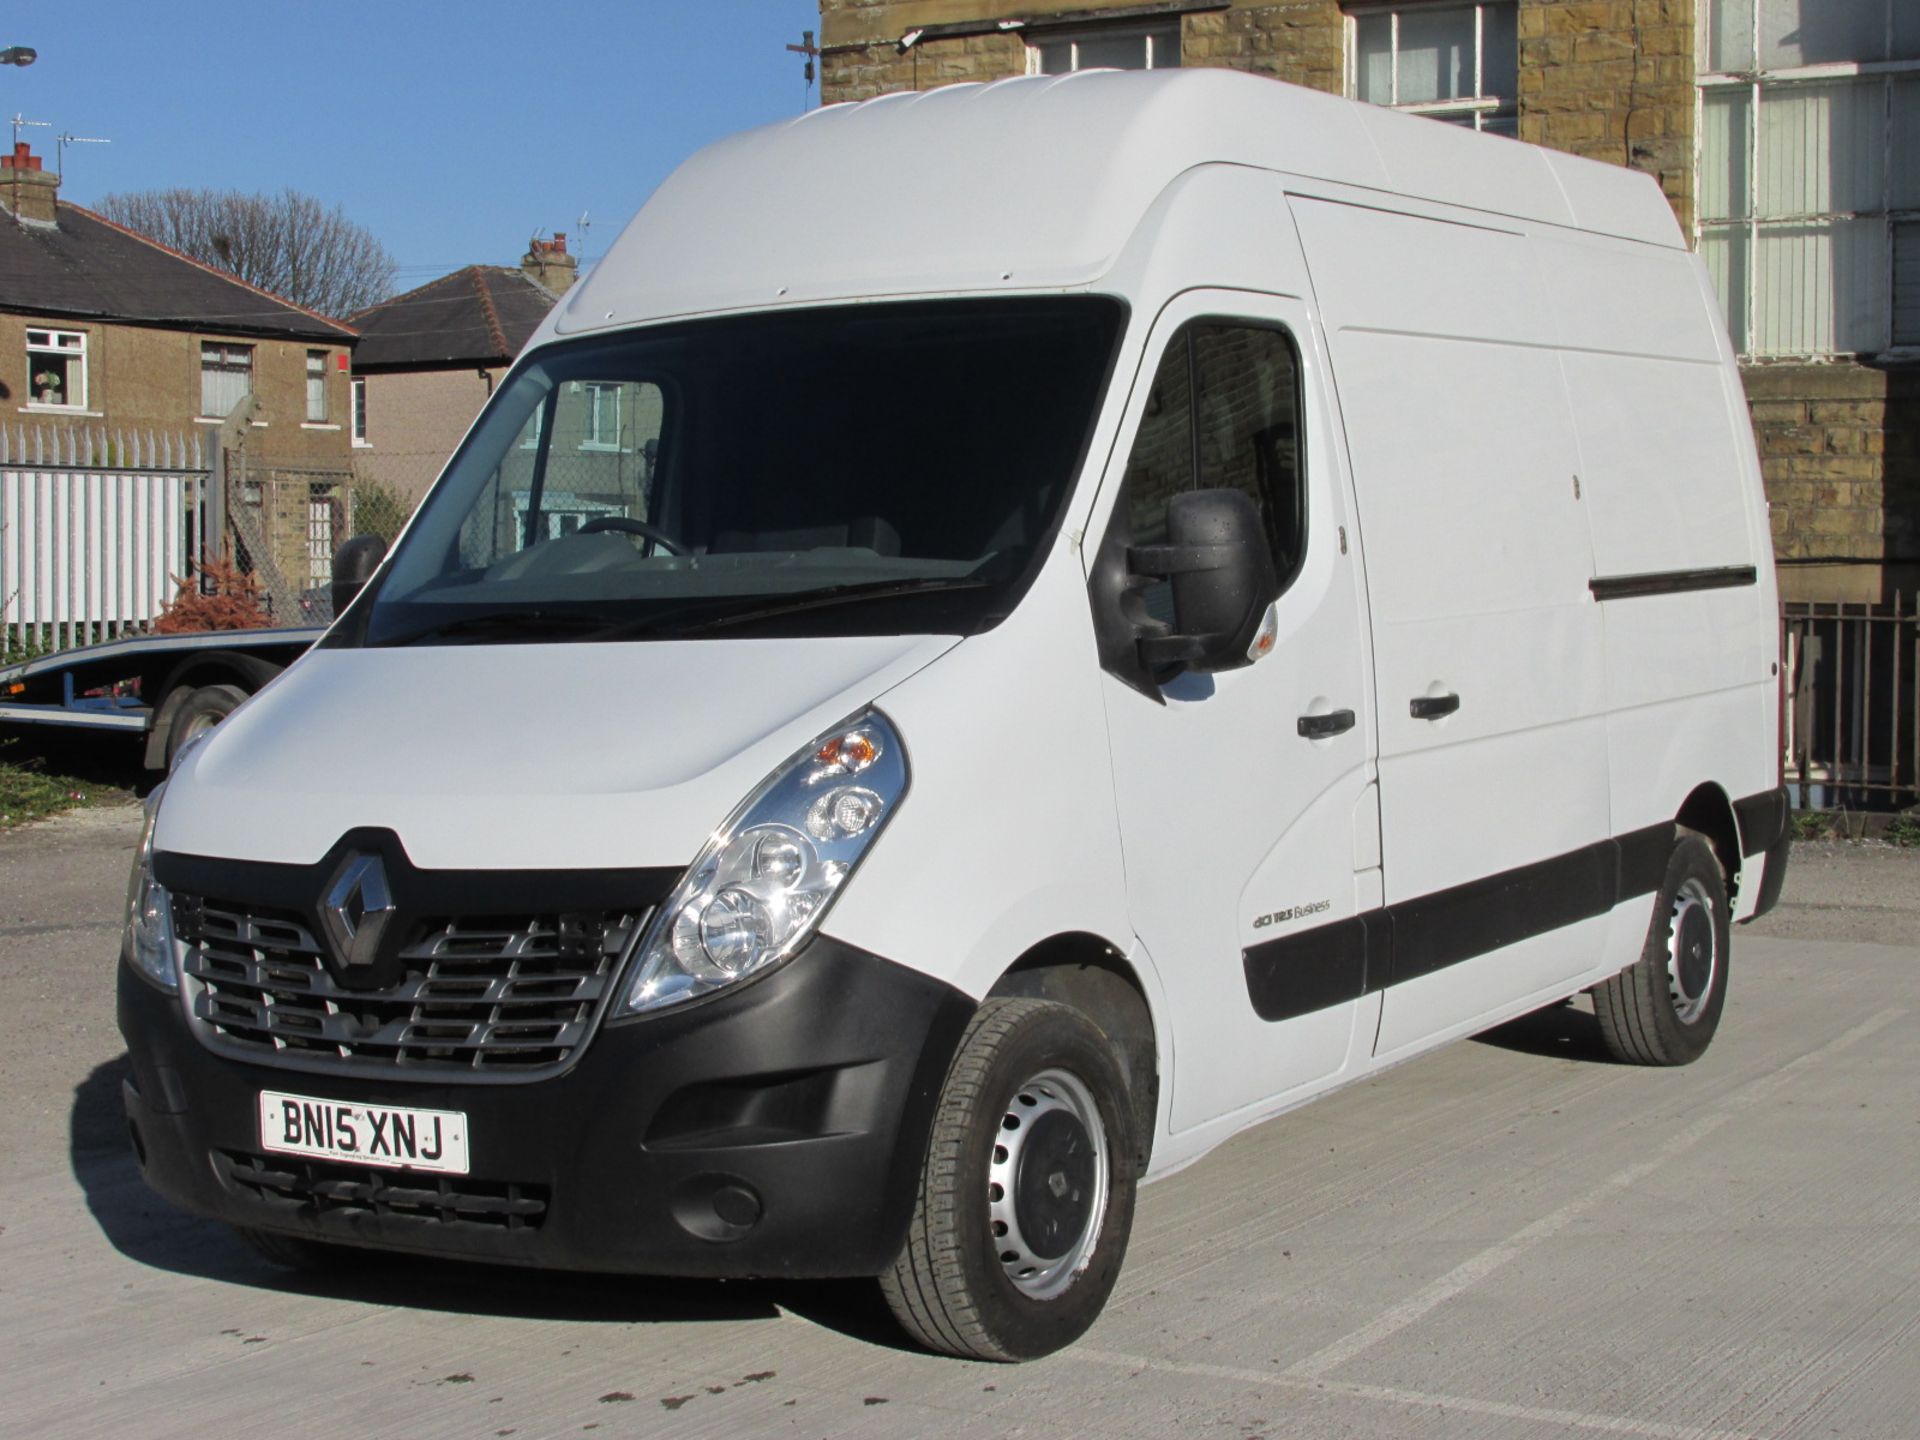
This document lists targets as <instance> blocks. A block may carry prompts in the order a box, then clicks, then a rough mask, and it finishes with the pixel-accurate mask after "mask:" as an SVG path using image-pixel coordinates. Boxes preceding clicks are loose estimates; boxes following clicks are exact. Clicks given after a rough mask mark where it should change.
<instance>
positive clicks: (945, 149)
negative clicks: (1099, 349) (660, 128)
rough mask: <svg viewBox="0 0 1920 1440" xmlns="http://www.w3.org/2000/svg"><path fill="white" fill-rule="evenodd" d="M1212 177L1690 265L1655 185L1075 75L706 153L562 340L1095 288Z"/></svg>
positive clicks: (635, 228)
mask: <svg viewBox="0 0 1920 1440" xmlns="http://www.w3.org/2000/svg"><path fill="white" fill-rule="evenodd" d="M1208 163H1226V164H1238V165H1249V166H1257V167H1259V168H1261V169H1266V170H1274V171H1281V172H1285V173H1289V174H1294V175H1300V176H1306V177H1310V178H1313V179H1318V180H1328V181H1335V182H1338V183H1341V184H1345V185H1353V186H1360V187H1364V188H1367V189H1371V190H1377V191H1380V192H1383V193H1384V194H1391V195H1398V196H1412V197H1417V198H1419V199H1422V200H1430V201H1436V202H1440V203H1445V204H1450V205H1457V206H1462V207H1465V208H1468V209H1472V210H1478V211H1483V212H1487V213H1489V214H1492V215H1500V216H1511V217H1515V218H1520V219H1525V220H1534V221H1541V222H1545V223H1548V224H1554V225H1565V226H1571V227H1575V228H1578V229H1582V230H1591V231H1597V232H1600V233H1604V234H1608V235H1614V236H1619V237H1622V238H1625V239H1629V240H1637V241H1642V242H1645V243H1647V244H1651V245H1660V246H1669V247H1675V248H1684V246H1685V241H1684V239H1683V238H1682V236H1681V233H1680V228H1679V225H1678V224H1677V222H1676V221H1675V219H1674V215H1673V211H1672V210H1671V208H1669V206H1668V204H1667V201H1666V198H1665V197H1664V196H1663V195H1662V194H1661V191H1660V188H1659V186H1658V185H1657V184H1656V183H1655V182H1654V181H1653V180H1652V179H1650V178H1649V177H1647V176H1645V175H1642V174H1639V173H1637V172H1634V171H1631V170H1627V169H1623V168H1621V167H1619V166H1615V165H1607V164H1602V163H1599V162H1597V161H1591V160H1582V159H1579V158H1577V157H1575V156H1571V155H1564V154H1560V153H1558V152H1555V151H1551V150H1543V149H1540V148H1538V147H1535V146H1531V145H1522V144H1518V143H1516V142H1514V141H1511V140H1505V139H1500V138H1497V137H1493V136H1486V135H1476V134H1474V133H1472V132H1470V131H1467V130H1463V129H1461V128H1460V127H1458V126H1454V125H1446V124H1437V123H1435V122H1434V121H1432V120H1427V119H1422V118H1419V117H1415V116H1410V115H1403V114H1396V113H1395V112H1393V111H1390V110H1386V109H1382V108H1381V107H1379V106H1375V105H1366V104H1361V103H1359V102H1357V101H1351V100H1342V99H1339V98H1337V97H1335V96H1331V95H1324V94H1321V93H1320V92H1318V91H1314V90H1307V89H1303V88H1301V87H1299V86H1295V85H1288V84H1283V83H1281V82H1279V81H1275V80H1268V79H1264V78H1261V77H1258V76H1252V75H1246V74H1242V73H1238V72H1235V71H1229V70H1213V69H1193V70H1163V71H1150V72H1139V71H1131V72H1121V71H1085V72H1081V73H1079V74H1075V75H1063V76H1029V77H1022V78H1018V79H1012V80H1001V81H996V82H994V83H992V84H988V85H979V84H964V85H950V86H947V87H944V88H942V89H938V90H928V91H922V92H910V93H902V94H894V95H886V96H882V97H881V98H879V99H877V100H868V101H864V102H862V103H859V104H845V105H833V106H828V107H826V108H824V109H820V110H815V111H812V112H810V113H808V114H806V115H803V116H801V117H800V118H798V119H795V120H792V121H788V122H785V123H781V124H776V125H769V126H765V127H762V128H760V129H757V130H750V131H747V132H746V133H744V134H741V135H736V136H733V137H731V138H729V139H726V140H722V141H719V142H718V143H716V144H713V145H709V146H708V147H706V148H705V149H704V150H701V151H699V152H698V153H697V154H695V155H694V156H693V157H692V158H691V159H689V160H687V161H686V162H685V163H684V164H682V165H681V166H680V167H679V169H677V170H676V171H675V172H674V173H673V174H672V175H671V176H669V177H668V178H667V180H666V181H665V183H663V184H662V185H661V186H660V188H659V189H658V190H657V191H656V192H655V193H654V195H653V197H652V198H651V199H650V200H648V202H647V203H646V205H645V206H644V207H643V208H642V209H641V211H640V213H639V214H638V215H636V216H635V217H634V218H633V220H632V222H631V223H630V224H629V225H628V226H627V228H626V229H625V231H623V232H622V233H621V235H620V238H619V239H618V240H617V241H616V242H615V243H614V245H613V247H612V249H611V250H610V251H609V252H608V254H607V257H606V259H604V260H603V261H601V262H600V264H598V265H597V266H595V267H594V269H593V271H592V273H591V274H590V275H589V276H588V277H587V278H586V279H585V280H584V281H582V282H581V283H580V284H579V285H577V286H575V287H574V291H573V293H572V294H571V295H570V296H569V297H568V298H567V300H566V302H565V303H564V304H563V305H562V306H560V307H557V309H556V313H555V316H554V321H553V322H552V323H553V325H554V328H555V329H557V331H558V332H559V333H561V334H577V333H580V332H582V331H586V330H594V329H600V328H603V327H606V326H611V325H625V324H633V323H635V322H638V321H644V320H652V319H661V318H666V317H668V316H673V315H688V314H696V313H703V312H709V311H714V310H726V309H736V308H741V307H748V306H756V307H757V306H767V305H778V304H790V303H802V302H817V301H822V300H835V299H854V298H861V297H867V296H882V295H886V296H899V295H909V294H927V293H942V292H954V291H967V290H982V289H985V290H1007V289H1020V290H1026V289H1032V288H1036V287H1054V286H1078V285H1089V284H1091V283H1092V282H1094V281H1095V280H1097V279H1098V278H1099V276H1100V275H1101V274H1103V273H1104V272H1105V271H1106V270H1107V269H1108V268H1110V267H1111V266H1112V264H1113V263H1114V261H1115V260H1116V258H1117V257H1118V256H1119V254H1120V251H1121V250H1122V248H1123V247H1124V246H1125V245H1126V243H1127V240H1128V238H1129V237H1130V236H1131V234H1132V233H1133V230H1134V228H1135V227H1136V226H1137V225H1138V223H1139V221H1140V219H1141V217H1142V215H1144V214H1145V213H1146V211H1147V209H1148V207H1149V206H1150V205H1152V204H1153V202H1154V200H1155V198H1156V197H1157V196H1158V195H1159V194H1160V193H1161V191H1162V190H1164V189H1165V188H1166V187H1167V185H1168V184H1169V183H1171V182H1172V181H1173V180H1174V178H1175V177H1176V176H1178V175H1180V174H1181V173H1182V172H1183V171H1186V170H1189V169H1191V168H1192V167H1194V166H1196V165H1202V164H1208Z"/></svg>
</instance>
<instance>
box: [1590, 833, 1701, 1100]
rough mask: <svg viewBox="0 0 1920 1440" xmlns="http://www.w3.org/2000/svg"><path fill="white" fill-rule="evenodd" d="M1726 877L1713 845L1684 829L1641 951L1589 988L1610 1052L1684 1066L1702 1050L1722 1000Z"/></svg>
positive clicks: (1646, 1062)
mask: <svg viewBox="0 0 1920 1440" xmlns="http://www.w3.org/2000/svg"><path fill="white" fill-rule="evenodd" d="M1728 914H1729V906H1728V903H1727V882H1726V877H1725V876H1724V875H1722V874H1721V872H1720V861H1719V859H1718V857H1716V856H1715V854H1714V852H1713V846H1712V845H1710V844H1708V843H1707V838H1706V837H1705V836H1704V835H1701V834H1700V833H1699V832H1698V831H1694V830H1687V829H1681V830H1680V831H1679V832H1678V839H1677V840H1676V842H1675V844H1674V847H1673V854H1672V855H1671V856H1670V857H1669V858H1668V860H1667V876H1666V879H1665V881H1663V882H1662V884H1661V886H1660V893H1659V895H1658V896H1657V897H1656V898H1655V901H1654V907H1653V924H1652V925H1651V927H1650V928H1649V929H1648V931H1647V943H1646V948H1645V949H1643V950H1642V951H1641V952H1640V958H1639V959H1638V960H1637V961H1635V962H1634V963H1633V964H1632V965H1631V966H1629V967H1628V968H1627V969H1625V970H1622V971H1621V972H1620V973H1619V974H1618V975H1615V976H1614V977H1613V978H1612V979H1611V980H1608V981H1605V982H1604V983H1602V984H1600V985H1596V986H1594V988H1593V1009H1594V1014H1595V1015H1596V1016H1597V1017H1598V1019H1599V1021H1600V1033H1601V1035H1602V1037H1603V1038H1604V1039H1605V1041H1606V1045H1607V1049H1608V1050H1609V1051H1610V1052H1611V1053H1612V1055H1613V1057H1614V1059H1616V1060H1623V1061H1626V1062H1627V1063H1629V1064H1634V1065H1689V1064H1691V1063H1692V1062H1694V1061H1695V1060H1698V1059H1699V1058H1700V1057H1701V1055H1703V1054H1705V1053H1706V1049H1707V1045H1708V1043H1709V1042H1710V1041H1712V1039H1713V1032H1714V1030H1715V1029H1716V1028H1718V1026H1719V1024H1720V1011H1721V1009H1722V1007H1723V1006H1725V1004H1726V1002H1727V951H1728V948H1729V947H1728V936H1729V927H1728V924H1727V921H1728Z"/></svg>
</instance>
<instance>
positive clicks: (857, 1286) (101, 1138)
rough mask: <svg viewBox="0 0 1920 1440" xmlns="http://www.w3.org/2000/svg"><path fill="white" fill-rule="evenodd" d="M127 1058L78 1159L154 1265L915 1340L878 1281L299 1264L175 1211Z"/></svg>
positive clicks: (492, 1308)
mask: <svg viewBox="0 0 1920 1440" xmlns="http://www.w3.org/2000/svg"><path fill="white" fill-rule="evenodd" d="M130 1073H131V1071H130V1067H129V1063H128V1060H127V1057H126V1056H125V1055H122V1056H120V1057H119V1058H118V1059H116V1060H113V1061H110V1062H108V1063H107V1064H105V1065H101V1066H99V1067H97V1068H96V1069H95V1070H94V1071H93V1073H92V1074H90V1075H89V1076H88V1077H87V1078H86V1079H85V1080H83V1081H82V1082H81V1083H80V1084H79V1085H78V1086H77V1087H76V1088H75V1090H74V1097H73V1110H72V1114H71V1119H70V1122H69V1158H70V1162H71V1164H72V1167H73V1174H74V1178H75V1179H76V1180H77V1181H78V1182H79V1184H80V1188H81V1190H82V1192H83V1193H84V1194H85V1196H86V1203H87V1209H88V1211H89V1212H90V1213H91V1214H92V1216H93V1220H94V1223H95V1224H96V1225H98V1226H99V1227H100V1230H101V1233H102V1234H104V1235H105V1236H106V1238H107V1240H108V1241H109V1243H111V1244H112V1245H113V1247H114V1248H115V1249H116V1250H118V1251H119V1252H120V1253H121V1254H122V1255H125V1256H126V1257H127V1258H128V1259H130V1260H133V1261H136V1262H137V1263H139V1264H142V1265H149V1266H152V1267H154V1268H155V1269H160V1270H167V1271H171V1272H173V1273H175V1274H181V1275H191V1276H196V1277H198V1278H201V1279H204V1280H212V1281H216V1282H218V1283H222V1284H228V1285H245V1286H250V1287H254V1288H258V1289H263V1290H274V1291H279V1292H281V1293H285V1294H293V1295H312V1296H316V1297H325V1298H327V1299H335V1300H357V1301H360V1302H362V1303H364V1304H368V1305H390V1306H396V1307H404V1308H406V1309H411V1310H420V1311H441V1312H450V1313H457V1314H463V1315H492V1316H499V1317H502V1318H506V1319H525V1320H572V1321H580V1322H586V1323H594V1322H604V1323H607V1324H617V1325H680V1324H700V1323H704V1322H710V1321H716V1320H718V1321H728V1320H732V1321H739V1320H771V1319H776V1318H778V1317H779V1315H780V1314H781V1312H783V1311H785V1312H789V1313H791V1314H794V1315H797V1316H799V1317H801V1318H802V1319H805V1320H809V1321H811V1322H813V1323H814V1324H816V1325H819V1326H821V1327H822V1328H823V1329H827V1330H833V1331H836V1332H837V1333H839V1334H842V1335H846V1336H849V1337H851V1338H853V1339H856V1340H861V1341H864V1342H866V1343H869V1344H874V1345H880V1346H885V1347H888V1348H893V1349H906V1348H910V1347H909V1346H908V1345H907V1343H906V1341H905V1339H904V1337H903V1336H902V1335H901V1333H900V1331H899V1329H898V1328H897V1327H896V1326H895V1325H894V1322H893V1318H892V1316H891V1315H890V1314H889V1313H888V1311H887V1307H886V1303H885V1301H884V1300H882V1299H881V1297H880V1293H879V1287H878V1286H877V1285H875V1284H874V1283H873V1282H872V1281H870V1280H815V1281H800V1280H735V1281H720V1280H684V1279H667V1278H648V1277H643V1276H631V1275H580V1274H571V1273H567V1272H562V1271H547V1270H522V1269H517V1268H501V1267H494V1266H488V1265H475V1264H467V1263H463V1262H458V1261H449V1260H431V1259H425V1258H421V1257H418V1256H412V1255H397V1254H387V1253H381V1252H374V1251H354V1250H346V1249H343V1250H341V1251H340V1252H339V1254H340V1259H341V1263H340V1264H339V1265H337V1266H333V1267H330V1268H329V1269H327V1270H326V1271H324V1272H313V1271H300V1270H287V1269H282V1268H281V1267H279V1266H276V1265H274V1264H273V1263H271V1262H270V1261H268V1260H265V1259H263V1258H261V1257H260V1256H258V1255H256V1254H255V1253H254V1252H253V1250H252V1249H250V1248H249V1247H248V1246H247V1245H246V1244H245V1243H244V1242H243V1241H241V1240H240V1239H239V1237H238V1236H236V1235H235V1234H234V1233H233V1231H231V1230H230V1229H228V1228H227V1227H226V1226H225V1225H222V1224H219V1223H218V1222H215V1221H211V1220H202V1219H200V1218H198V1217H196V1216H192V1215H188V1214H186V1213H185V1212H183V1211H180V1210H176V1209H174V1208H173V1207H172V1206H171V1205H169V1204H168V1203H167V1202H166V1201H165V1200H162V1199H161V1198H160V1197H159V1196H158V1195H155V1194H154V1193H153V1192H152V1191H151V1190H149V1189H148V1188H147V1186H146V1183H145V1182H144V1181H143V1180H142V1179H141V1178H140V1169H139V1166H138V1164H137V1163H136V1162H135V1160H134V1156H133V1150H132V1146H131V1145H130V1143H129V1142H128V1139H127V1122H126V1111H125V1109H124V1107H123V1105H122V1103H121V1098H120V1087H121V1084H122V1082H123V1081H124V1080H125V1079H126V1078H127V1077H128V1075H129V1074H130Z"/></svg>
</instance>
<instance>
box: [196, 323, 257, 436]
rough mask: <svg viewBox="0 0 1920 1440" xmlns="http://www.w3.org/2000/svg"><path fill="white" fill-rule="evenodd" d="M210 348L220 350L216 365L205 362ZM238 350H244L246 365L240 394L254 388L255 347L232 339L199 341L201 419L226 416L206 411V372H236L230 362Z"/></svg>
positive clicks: (215, 418)
mask: <svg viewBox="0 0 1920 1440" xmlns="http://www.w3.org/2000/svg"><path fill="white" fill-rule="evenodd" d="M210 350H217V351H219V352H220V356H221V359H220V363H219V364H217V365H208V364H207V352H208V351H210ZM239 351H244V352H245V353H246V357H247V367H246V373H247V383H246V388H245V389H243V390H242V391H241V392H240V393H241V394H243V395H244V394H245V393H246V392H247V390H252V389H253V388H254V385H253V382H254V366H255V365H256V364H257V363H258V355H257V354H256V347H254V346H252V345H243V344H240V343H239V342H237V341H232V340H202V341H201V342H200V418H201V419H202V420H224V419H226V418H227V417H226V415H225V414H220V415H213V414H210V413H208V411H207V372H208V371H209V370H213V371H218V372H219V373H222V374H229V375H230V374H234V373H236V367H235V366H234V364H233V362H232V356H233V355H234V353H235V352H239ZM259 423H260V422H259V421H257V420H256V421H255V422H254V424H256V425H258V424H259Z"/></svg>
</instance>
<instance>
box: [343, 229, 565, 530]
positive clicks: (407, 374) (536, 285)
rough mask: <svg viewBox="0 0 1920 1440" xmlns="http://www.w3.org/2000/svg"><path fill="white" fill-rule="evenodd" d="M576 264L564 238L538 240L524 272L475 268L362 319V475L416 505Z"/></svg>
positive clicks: (358, 395)
mask: <svg viewBox="0 0 1920 1440" xmlns="http://www.w3.org/2000/svg"><path fill="white" fill-rule="evenodd" d="M578 263H579V262H578V261H576V260H575V258H574V257H573V256H571V255H569V254H568V253H567V237H566V236H565V235H564V234H561V235H555V236H554V237H553V239H551V240H539V239H536V240H534V241H533V242H532V244H531V245H530V246H529V248H528V251H527V254H526V255H525V256H524V257H523V258H522V259H521V261H520V265H519V267H518V268H517V269H516V268H513V267H510V266H505V265H469V266H467V267H466V268H465V269H464V270H456V271H454V272H453V274H451V275H443V276H441V278H440V279H438V280H435V281H432V282H431V283H429V284H426V285H422V286H420V287H419V288H418V289H417V290H409V291H408V292H407V293H406V294H404V295H396V296H395V297H394V298H393V299H391V300H387V301H383V302H382V303H381V304H378V305H375V306H373V307H372V308H370V309H367V310H364V311H362V312H361V313H360V314H358V315H356V316H354V317H353V323H354V326H355V328H356V329H357V330H358V331H359V332H360V343H359V345H358V346H357V347H356V349H355V351H354V365H353V409H352V417H353V453H354V464H355V469H356V471H357V473H358V474H359V475H361V476H362V477H363V478H370V479H373V480H376V481H378V482H379V483H380V484H382V485H384V486H387V487H389V488H390V489H392V490H395V491H397V492H399V493H400V494H401V495H402V496H404V497H405V499H406V501H407V502H408V504H409V507H411V505H412V504H415V503H417V502H418V501H419V499H420V497H421V496H422V495H424V494H425V493H426V490H427V487H428V486H429V485H431V484H432V483H433V481H434V479H435V477H436V476H438V475H439V473H440V469H441V467H442V466H443V465H445V464H446V462H447V457H448V456H450V455H451V454H452V453H453V448H454V446H455V445H457V444H459V443H460V437H461V436H463V435H464V434H466V432H467V426H469V425H470V424H472V423H473V417H474V416H475V415H476V414H477V413H478V412H479V410H480V407H481V405H483V404H484V403H485V402H486V399H487V397H488V396H489V395H491V394H492V393H493V387H494V385H495V384H496V383H498V381H499V379H500V377H501V376H502V375H503V374H505V373H506V369H507V367H508V366H509V365H511V364H512V363H513V357H514V356H515V355H517V354H519V353H520V347H521V346H523V345H525V344H526V343H527V339H528V337H530V336H531V335H532V334H533V332H534V331H535V330H536V329H538V328H539V325H540V322H541V321H542V320H544V319H545V318H546V315H547V312H548V311H549V310H551V309H552V308H553V305H554V302H555V301H556V300H558V299H559V298H560V295H561V293H562V292H563V291H565V290H566V288H567V287H568V286H569V285H571V284H572V283H573V280H574V275H575V273H576V267H577V265H578Z"/></svg>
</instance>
